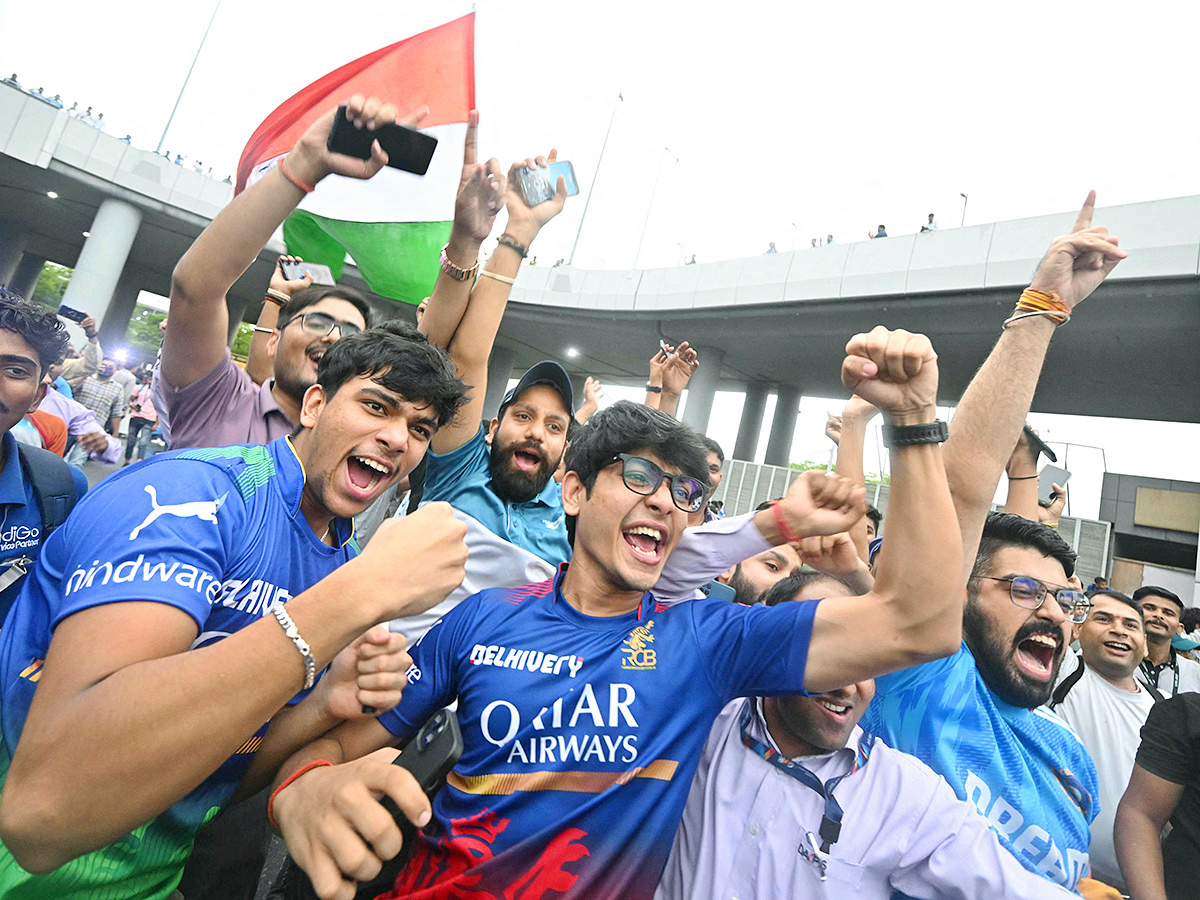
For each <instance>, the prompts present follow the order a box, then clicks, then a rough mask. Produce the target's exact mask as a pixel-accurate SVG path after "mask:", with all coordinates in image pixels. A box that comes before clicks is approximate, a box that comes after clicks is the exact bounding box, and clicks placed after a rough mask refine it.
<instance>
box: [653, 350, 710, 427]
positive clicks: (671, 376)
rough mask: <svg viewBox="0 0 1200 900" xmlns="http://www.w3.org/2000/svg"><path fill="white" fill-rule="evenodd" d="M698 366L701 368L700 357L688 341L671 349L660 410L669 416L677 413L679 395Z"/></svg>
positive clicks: (663, 375)
mask: <svg viewBox="0 0 1200 900" xmlns="http://www.w3.org/2000/svg"><path fill="white" fill-rule="evenodd" d="M698 368H700V357H699V356H697V355H696V351H695V350H693V349H692V348H691V347H690V346H689V345H688V342H687V341H684V342H683V343H681V344H680V345H679V346H678V347H676V348H675V349H674V350H672V351H671V353H670V355H669V356H667V361H666V365H664V366H663V372H662V378H663V382H662V388H663V390H662V399H660V400H659V402H658V408H659V410H661V411H662V412H665V413H666V414H667V415H668V416H673V415H675V410H677V409H678V408H679V397H680V396H681V395H682V394H683V389H684V388H686V387H687V384H688V382H689V381H691V379H692V375H693V373H694V372H695V371H696V370H697V369H698Z"/></svg>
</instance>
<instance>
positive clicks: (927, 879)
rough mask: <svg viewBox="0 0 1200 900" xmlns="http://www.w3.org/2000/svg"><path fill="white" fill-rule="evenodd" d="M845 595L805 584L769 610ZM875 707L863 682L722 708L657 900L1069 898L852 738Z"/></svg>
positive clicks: (809, 578) (938, 795) (909, 774)
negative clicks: (897, 894) (895, 895)
mask: <svg viewBox="0 0 1200 900" xmlns="http://www.w3.org/2000/svg"><path fill="white" fill-rule="evenodd" d="M845 590H846V584H845V583H844V582H841V581H840V580H839V579H835V578H830V577H829V576H826V575H820V574H818V575H813V574H809V573H805V574H800V575H793V576H791V577H789V578H786V579H784V580H783V581H781V582H779V583H778V584H777V585H775V586H774V587H773V588H771V589H770V590H768V591H767V593H766V595H765V596H764V598H763V602H764V603H766V604H768V605H774V604H775V603H777V602H781V601H786V600H806V599H810V600H811V599H816V598H818V597H824V596H827V595H829V594H831V593H832V594H839V593H845ZM874 694H875V682H874V681H873V680H868V681H863V682H859V683H858V684H853V685H850V686H849V687H844V688H840V689H838V690H835V691H828V692H826V693H824V694H818V695H816V696H813V697H759V698H751V699H745V698H743V699H739V700H734V701H733V702H731V703H730V704H729V705H728V706H726V707H725V709H724V710H723V711H722V713H721V715H720V717H719V718H718V719H717V721H716V724H715V725H714V726H713V730H712V732H711V733H710V735H709V739H708V743H707V744H706V745H705V748H704V753H703V756H702V757H701V759H700V765H699V767H698V768H697V770H696V776H695V778H694V779H693V781H692V788H691V792H690V793H689V795H688V800H687V806H686V807H685V809H684V813H683V820H682V822H681V823H680V826H679V830H678V831H677V832H676V833H675V843H674V845H673V846H672V848H671V856H670V859H669V860H668V861H667V866H666V869H665V870H664V871H663V878H662V881H661V882H660V884H659V887H658V891H657V892H656V893H655V895H654V900H712V898H729V900H732V898H734V897H737V898H739V900H777V898H780V897H788V898H793V900H800V898H823V897H828V898H841V897H844V896H847V895H849V894H854V896H856V897H865V898H879V900H887V898H889V897H891V896H892V895H893V892H894V891H899V892H902V893H903V894H906V895H908V896H910V897H938V898H964V900H965V898H971V900H976V898H979V900H982V898H990V897H995V898H1001V897H1022V898H1040V897H1056V898H1067V897H1071V896H1073V895H1072V894H1070V893H1069V892H1068V891H1067V890H1066V889H1065V888H1063V887H1061V886H1059V885H1056V884H1054V883H1053V882H1051V881H1049V880H1047V879H1045V878H1042V877H1040V876H1039V875H1037V874H1036V873H1034V872H1032V871H1029V870H1027V869H1026V868H1025V867H1024V866H1022V865H1021V863H1020V862H1018V861H1017V859H1016V858H1015V857H1014V856H1013V855H1012V854H1011V853H1009V852H1008V851H1007V850H1006V849H1005V848H1004V847H1003V846H1002V845H1001V844H1000V842H999V840H998V839H997V838H996V836H995V834H994V833H993V832H992V831H991V830H990V829H989V827H988V824H987V821H986V820H985V819H984V817H983V816H981V815H979V814H978V812H976V810H975V807H974V806H973V805H971V804H968V803H966V802H965V801H962V800H959V799H958V797H957V796H955V794H954V791H953V790H952V789H951V788H950V786H949V785H948V784H946V782H945V781H944V780H943V779H942V778H941V777H940V776H939V775H938V774H937V773H935V772H934V771H933V770H932V769H930V768H929V767H928V766H926V765H925V764H924V763H922V762H920V761H919V760H918V759H917V758H916V757H913V756H909V755H908V754H906V753H900V752H899V751H897V750H893V749H892V748H890V747H888V746H887V745H885V744H884V743H883V742H882V741H880V740H876V739H875V738H874V737H873V736H872V735H870V734H868V733H866V732H864V731H863V730H862V729H861V728H859V727H858V720H859V719H860V718H861V717H862V714H863V711H864V710H865V709H866V707H867V705H868V704H869V703H870V702H871V698H872V697H873V696H874ZM819 791H820V792H823V795H824V796H822V793H819ZM964 861H968V864H964Z"/></svg>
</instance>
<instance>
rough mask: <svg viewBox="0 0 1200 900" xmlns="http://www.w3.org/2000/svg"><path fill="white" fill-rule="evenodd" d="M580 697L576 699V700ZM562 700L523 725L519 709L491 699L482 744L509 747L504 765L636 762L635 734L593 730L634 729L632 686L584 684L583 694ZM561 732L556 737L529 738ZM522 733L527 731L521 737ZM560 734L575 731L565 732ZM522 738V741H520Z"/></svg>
mask: <svg viewBox="0 0 1200 900" xmlns="http://www.w3.org/2000/svg"><path fill="white" fill-rule="evenodd" d="M576 693H578V696H574V695H575V694H576ZM571 694H572V696H570V697H559V698H558V699H557V700H555V701H554V702H553V703H552V704H550V706H543V707H542V708H541V710H540V711H539V712H538V714H537V715H536V716H534V717H533V718H532V719H530V720H528V722H523V721H522V719H521V711H520V710H519V709H517V707H516V706H515V705H514V704H512V703H510V702H509V701H507V700H493V701H492V702H491V703H489V704H488V705H487V706H485V707H484V708H483V713H482V714H481V715H480V717H479V730H480V731H481V732H482V734H483V738H484V740H486V741H487V742H488V743H491V744H494V745H495V746H497V747H500V748H508V758H507V759H506V762H510V763H511V762H522V763H536V764H538V765H542V764H545V763H569V762H576V763H578V762H587V761H589V760H594V761H596V762H603V763H618V762H619V763H631V762H633V761H634V760H636V759H637V756H638V749H637V735H636V734H629V733H621V732H618V733H617V734H609V733H604V734H595V733H590V732H591V731H592V729H606V730H609V729H622V730H623V731H624V730H626V729H636V728H638V727H639V725H638V721H637V718H636V717H635V716H634V714H633V704H634V702H635V701H636V700H637V692H636V691H635V690H634V689H633V685H631V684H602V685H600V686H599V687H598V688H597V687H596V686H594V685H592V684H591V682H584V684H583V688H582V690H578V689H574V688H573V689H572V691H571ZM527 726H529V727H532V730H533V731H534V732H548V731H551V730H553V731H558V732H559V733H558V734H533V735H530V734H529V733H528V732H529V727H527ZM522 731H524V732H525V733H524V734H522ZM562 732H575V733H573V734H564V733H562ZM518 734H520V735H521V737H517V735H518Z"/></svg>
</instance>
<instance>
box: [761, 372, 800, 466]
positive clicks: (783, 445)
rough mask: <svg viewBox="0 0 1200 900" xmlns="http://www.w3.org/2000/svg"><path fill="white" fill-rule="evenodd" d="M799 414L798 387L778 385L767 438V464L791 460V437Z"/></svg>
mask: <svg viewBox="0 0 1200 900" xmlns="http://www.w3.org/2000/svg"><path fill="white" fill-rule="evenodd" d="M799 414H800V388H798V387H794V386H793V385H780V386H779V399H778V401H777V402H776V403H775V417H774V419H772V420H771V436H770V437H769V438H768V439H767V455H766V458H765V459H764V460H763V462H764V463H766V464H767V465H768V466H786V465H787V464H788V463H789V462H790V461H791V454H792V437H793V436H794V435H795V434H796V418H797V417H798V416H799Z"/></svg>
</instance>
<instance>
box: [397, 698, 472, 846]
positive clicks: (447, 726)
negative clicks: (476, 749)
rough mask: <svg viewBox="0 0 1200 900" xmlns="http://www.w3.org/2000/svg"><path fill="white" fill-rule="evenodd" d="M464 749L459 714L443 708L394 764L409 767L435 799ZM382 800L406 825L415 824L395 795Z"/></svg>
mask: <svg viewBox="0 0 1200 900" xmlns="http://www.w3.org/2000/svg"><path fill="white" fill-rule="evenodd" d="M462 752H463V740H462V732H461V731H460V730H459V727H458V716H456V715H455V714H454V710H452V709H442V710H439V711H438V712H436V713H434V714H433V715H432V716H431V717H430V719H429V721H428V722H426V723H425V724H424V725H422V726H421V730H420V731H418V732H417V733H416V736H414V737H413V739H412V740H411V741H409V742H408V746H406V747H405V748H404V749H403V750H402V751H400V755H399V756H397V757H396V759H395V762H394V765H397V766H403V767H404V768H406V769H408V771H409V772H411V773H412V776H413V778H415V779H416V780H417V784H419V785H420V786H421V790H423V791H424V792H425V795H426V796H427V797H429V799H430V800H432V799H433V798H434V796H435V795H436V794H437V792H438V791H439V790H441V788H442V785H443V784H445V783H446V776H447V775H449V774H450V770H451V769H453V768H454V764H455V763H457V762H458V758H459V757H460V756H462ZM380 802H381V803H382V804H383V807H384V809H386V810H387V811H388V812H390V813H391V814H392V816H393V818H395V820H396V821H397V822H399V823H400V824H401V825H402V826H404V825H409V827H411V825H410V823H409V822H408V819H406V818H405V816H404V813H402V812H400V808H399V807H398V806H396V804H395V801H393V800H392V798H391V797H388V796H386V795H385V796H384V797H383V799H382V800H381V801H380Z"/></svg>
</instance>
